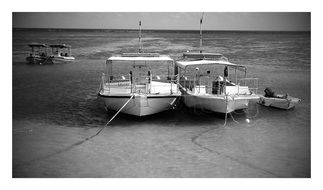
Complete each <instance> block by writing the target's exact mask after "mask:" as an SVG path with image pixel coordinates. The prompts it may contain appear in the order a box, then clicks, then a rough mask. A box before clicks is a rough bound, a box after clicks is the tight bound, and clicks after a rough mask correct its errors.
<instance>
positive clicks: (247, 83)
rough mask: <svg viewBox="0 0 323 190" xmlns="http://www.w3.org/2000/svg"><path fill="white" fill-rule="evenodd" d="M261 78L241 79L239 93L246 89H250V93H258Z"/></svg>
mask: <svg viewBox="0 0 323 190" xmlns="http://www.w3.org/2000/svg"><path fill="white" fill-rule="evenodd" d="M258 85H259V78H241V79H239V80H238V93H240V92H241V91H243V90H242V89H243V88H244V87H248V90H249V91H250V93H254V94H257V93H258Z"/></svg>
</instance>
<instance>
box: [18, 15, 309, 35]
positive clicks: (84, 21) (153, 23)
mask: <svg viewBox="0 0 323 190" xmlns="http://www.w3.org/2000/svg"><path fill="white" fill-rule="evenodd" d="M201 17H202V13H201V12H13V14H12V19H13V23H12V24H13V27H15V28H89V29H137V28H138V22H139V20H141V21H142V29H155V30H199V27H200V26H199V23H200V18H201ZM203 30H251V31H254V30H264V31H310V30H311V15H310V13H309V12H206V13H204V19H203Z"/></svg>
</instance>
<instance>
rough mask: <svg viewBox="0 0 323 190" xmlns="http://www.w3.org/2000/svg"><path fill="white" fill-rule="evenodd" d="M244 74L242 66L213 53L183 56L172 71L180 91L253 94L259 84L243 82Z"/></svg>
mask: <svg viewBox="0 0 323 190" xmlns="http://www.w3.org/2000/svg"><path fill="white" fill-rule="evenodd" d="M239 71H242V72H239ZM246 73H247V69H246V67H245V66H243V65H239V64H234V63H231V62H229V61H228V59H227V58H226V57H224V56H223V55H222V54H214V53H184V54H183V57H182V59H181V60H179V61H177V62H176V67H175V74H178V75H179V76H180V79H179V83H180V85H181V86H182V87H184V88H185V89H188V90H190V91H194V93H204V94H218V95H221V94H241V93H245V94H248V93H250V91H249V90H253V89H254V90H256V88H258V87H256V86H258V81H257V80H254V78H246ZM248 86H251V88H248Z"/></svg>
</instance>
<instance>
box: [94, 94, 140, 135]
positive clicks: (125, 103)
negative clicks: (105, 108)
mask: <svg viewBox="0 0 323 190" xmlns="http://www.w3.org/2000/svg"><path fill="white" fill-rule="evenodd" d="M134 96H135V95H132V96H131V97H130V98H129V100H128V101H127V102H126V103H125V104H124V105H123V106H122V107H121V108H120V109H119V111H118V112H117V113H116V114H114V116H113V117H112V118H111V119H110V120H109V121H108V122H107V123H106V124H105V125H104V126H103V127H102V128H101V129H100V130H99V131H98V132H97V133H96V134H95V135H94V136H97V135H98V134H100V133H101V131H102V130H103V129H104V128H106V127H107V126H108V125H109V124H110V123H111V121H112V120H113V119H114V118H115V117H116V116H117V115H118V114H119V113H120V112H121V111H122V110H123V108H124V107H126V105H127V104H128V103H129V102H130V100H131V99H132V98H133V97H134ZM94 136H93V137H94ZM91 138H92V137H91Z"/></svg>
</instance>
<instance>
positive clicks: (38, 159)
mask: <svg viewBox="0 0 323 190" xmlns="http://www.w3.org/2000/svg"><path fill="white" fill-rule="evenodd" d="M134 96H135V95H134V94H133V95H132V96H131V97H130V98H129V100H128V101H127V102H126V103H125V104H124V105H123V106H122V107H121V108H120V109H119V111H118V112H117V113H116V114H115V115H114V116H113V117H112V118H111V119H110V120H109V121H108V122H107V123H106V124H105V125H104V126H103V127H102V128H101V129H100V130H98V132H97V133H96V134H94V135H92V136H89V137H87V138H85V139H83V140H80V141H78V142H76V143H73V144H71V145H70V146H68V147H66V148H64V149H62V150H58V151H55V152H53V153H50V154H48V155H45V156H41V157H38V158H35V159H32V160H29V161H26V162H22V163H19V164H15V166H16V167H18V166H23V165H30V164H32V163H33V162H36V161H40V160H44V159H47V158H49V157H52V156H55V155H58V154H61V153H63V152H66V151H69V150H71V149H72V148H74V147H76V146H79V145H81V144H83V143H85V142H86V141H88V140H90V139H92V138H94V137H96V136H97V135H99V134H100V133H101V131H102V130H103V129H104V128H105V127H107V126H108V125H109V124H110V123H111V122H112V120H113V119H114V118H115V117H116V116H117V115H118V114H119V113H120V112H121V111H122V109H123V108H124V107H126V105H127V104H128V103H129V102H130V100H131V99H132V98H133V97H134Z"/></svg>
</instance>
